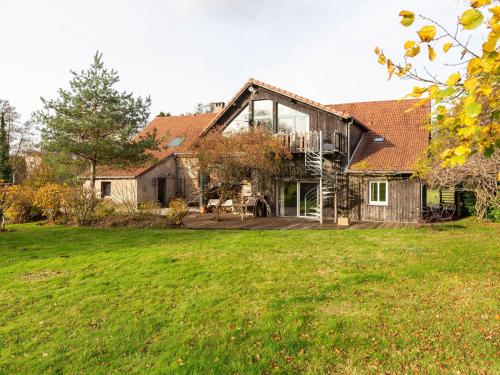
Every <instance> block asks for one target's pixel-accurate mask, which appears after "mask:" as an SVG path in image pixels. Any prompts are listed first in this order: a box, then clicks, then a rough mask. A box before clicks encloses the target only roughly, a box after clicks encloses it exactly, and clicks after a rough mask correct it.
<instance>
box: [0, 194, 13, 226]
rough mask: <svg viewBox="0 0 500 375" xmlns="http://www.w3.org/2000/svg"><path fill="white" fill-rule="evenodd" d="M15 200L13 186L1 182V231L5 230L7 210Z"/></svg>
mask: <svg viewBox="0 0 500 375" xmlns="http://www.w3.org/2000/svg"><path fill="white" fill-rule="evenodd" d="M13 202H14V194H13V191H12V188H11V186H10V185H8V184H0V232H3V231H4V230H5V212H6V211H7V210H8V209H9V207H10V206H11V205H12V203H13Z"/></svg>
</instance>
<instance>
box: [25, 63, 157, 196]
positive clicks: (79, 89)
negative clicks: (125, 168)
mask: <svg viewBox="0 0 500 375" xmlns="http://www.w3.org/2000/svg"><path fill="white" fill-rule="evenodd" d="M72 74H73V78H72V80H71V81H70V82H69V86H70V88H69V89H68V90H65V89H60V90H59V97H58V98H56V99H52V100H47V99H43V98H42V102H43V105H44V109H43V110H42V111H38V112H36V113H35V116H34V118H35V119H36V121H38V122H39V123H41V124H43V125H44V127H43V129H42V145H43V148H44V150H46V151H56V152H61V151H62V152H67V153H69V154H70V155H74V156H75V157H77V158H79V159H80V160H83V161H85V162H86V163H88V166H89V167H90V174H91V187H94V185H95V174H96V166H97V165H101V164H106V163H110V164H113V165H130V164H142V163H144V162H145V161H147V160H149V159H151V155H150V153H149V152H148V151H149V150H153V149H156V148H157V146H158V141H157V139H156V133H155V132H154V131H153V132H151V133H149V134H147V135H145V136H141V137H138V136H136V134H137V133H138V132H139V131H140V130H141V129H142V127H143V126H144V124H145V123H146V121H147V119H148V116H149V107H150V104H151V100H150V98H146V99H145V100H143V99H142V98H140V97H139V98H137V99H136V98H134V97H133V96H132V94H131V93H126V92H118V91H117V90H116V89H115V88H114V86H115V85H116V84H117V83H118V81H119V77H118V74H117V72H116V71H115V70H108V69H106V68H105V67H104V63H103V62H102V54H99V53H96V54H95V56H94V61H93V63H92V65H91V66H90V68H89V69H88V70H85V71H82V72H80V73H76V72H73V71H72Z"/></svg>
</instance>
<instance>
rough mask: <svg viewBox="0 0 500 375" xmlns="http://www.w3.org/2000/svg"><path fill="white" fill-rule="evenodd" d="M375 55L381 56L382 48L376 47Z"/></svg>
mask: <svg viewBox="0 0 500 375" xmlns="http://www.w3.org/2000/svg"><path fill="white" fill-rule="evenodd" d="M375 54H376V55H379V54H380V48H378V47H375Z"/></svg>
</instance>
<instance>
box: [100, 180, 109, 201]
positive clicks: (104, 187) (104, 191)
mask: <svg viewBox="0 0 500 375" xmlns="http://www.w3.org/2000/svg"><path fill="white" fill-rule="evenodd" d="M105 197H111V181H101V198H105Z"/></svg>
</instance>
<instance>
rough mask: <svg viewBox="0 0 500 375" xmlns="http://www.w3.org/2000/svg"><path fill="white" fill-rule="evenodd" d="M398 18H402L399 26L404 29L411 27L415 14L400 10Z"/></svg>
mask: <svg viewBox="0 0 500 375" xmlns="http://www.w3.org/2000/svg"><path fill="white" fill-rule="evenodd" d="M399 16H400V17H402V18H401V24H402V25H403V26H406V27H408V26H411V25H412V24H413V22H414V21H415V13H413V12H410V11H409V10H402V11H401V12H399Z"/></svg>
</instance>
